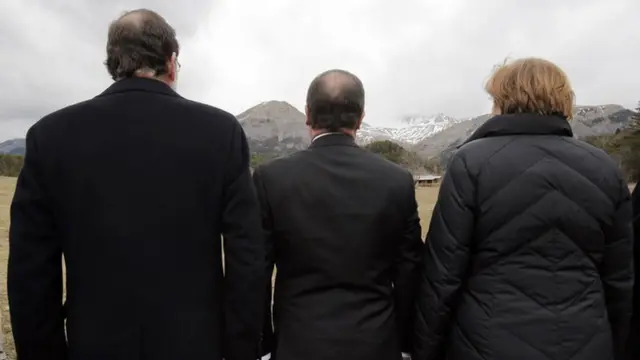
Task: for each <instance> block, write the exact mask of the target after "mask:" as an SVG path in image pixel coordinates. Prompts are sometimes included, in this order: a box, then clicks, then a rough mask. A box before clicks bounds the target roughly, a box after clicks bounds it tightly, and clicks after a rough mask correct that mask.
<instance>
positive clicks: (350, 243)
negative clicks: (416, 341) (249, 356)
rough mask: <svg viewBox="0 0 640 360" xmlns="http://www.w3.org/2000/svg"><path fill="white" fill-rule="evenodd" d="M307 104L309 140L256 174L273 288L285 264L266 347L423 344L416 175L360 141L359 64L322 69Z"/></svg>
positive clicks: (283, 356) (389, 357)
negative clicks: (417, 298) (418, 321)
mask: <svg viewBox="0 0 640 360" xmlns="http://www.w3.org/2000/svg"><path fill="white" fill-rule="evenodd" d="M306 115H307V125H308V127H309V131H310V135H311V137H312V139H313V140H312V144H311V146H310V147H309V149H307V150H304V151H300V152H298V153H296V154H294V155H292V156H289V157H285V158H280V159H277V160H274V161H272V162H270V163H267V164H264V165H261V166H258V167H257V168H256V169H255V171H254V174H253V179H254V183H255V186H256V189H257V192H258V198H259V200H260V204H261V212H262V225H263V229H264V230H265V233H266V234H265V235H266V239H267V259H268V264H267V276H266V287H267V289H268V293H269V294H271V281H270V280H271V275H272V271H273V267H274V264H275V265H277V268H278V271H277V278H276V283H275V299H274V302H273V319H272V317H271V296H268V297H267V299H266V301H265V310H266V311H267V314H268V315H267V316H265V319H266V321H265V326H264V329H263V332H264V333H263V351H264V352H265V353H268V352H272V353H274V354H276V358H277V359H278V360H300V359H304V360H316V359H318V360H320V359H322V360H325V359H363V360H398V359H400V357H401V352H407V353H408V352H410V351H411V343H410V340H411V334H412V330H411V324H412V322H413V320H412V316H411V314H412V307H413V306H412V303H413V295H414V285H415V284H416V282H417V279H416V272H417V267H418V264H419V262H420V259H421V258H420V256H421V255H420V254H421V253H422V250H421V249H422V241H421V239H420V232H421V231H420V219H419V217H418V212H417V204H416V199H415V189H414V184H413V177H412V176H411V174H410V173H409V172H408V171H406V170H404V169H402V168H400V167H399V166H397V165H395V164H393V163H391V162H389V161H387V160H384V159H383V158H381V157H378V156H377V155H375V154H373V153H370V152H368V151H366V150H364V149H362V148H360V147H358V145H356V143H355V136H356V131H357V129H358V128H359V127H360V125H361V123H362V119H363V116H364V88H363V86H362V83H361V82H360V80H359V79H358V78H357V77H356V76H355V75H353V74H351V73H349V72H346V71H343V70H331V71H327V72H325V73H323V74H321V75H319V76H318V77H317V78H316V79H315V80H313V82H312V83H311V86H310V87H309V92H308V95H307V106H306Z"/></svg>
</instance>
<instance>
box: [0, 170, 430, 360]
mask: <svg viewBox="0 0 640 360" xmlns="http://www.w3.org/2000/svg"><path fill="white" fill-rule="evenodd" d="M15 184H16V182H15V179H14V178H5V177H0V307H1V309H2V312H1V313H0V316H1V317H0V321H1V324H2V336H3V338H4V350H5V352H6V353H7V356H8V358H9V359H15V349H14V347H13V340H12V337H11V324H10V321H9V303H8V301H7V260H8V257H9V244H8V241H7V234H8V231H9V205H10V204H11V198H12V197H13V190H14V188H15ZM437 192H438V188H428V187H427V188H419V189H418V190H417V194H416V197H417V199H418V204H419V206H420V219H422V231H423V232H424V233H426V230H427V226H428V224H429V219H431V211H432V210H433V204H434V203H435V200H436V197H437Z"/></svg>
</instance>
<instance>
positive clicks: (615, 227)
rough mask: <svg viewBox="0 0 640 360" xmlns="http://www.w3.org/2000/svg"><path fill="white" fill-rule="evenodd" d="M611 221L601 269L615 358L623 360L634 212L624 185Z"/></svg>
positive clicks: (629, 304) (630, 294)
mask: <svg viewBox="0 0 640 360" xmlns="http://www.w3.org/2000/svg"><path fill="white" fill-rule="evenodd" d="M620 194H621V195H620V196H619V199H620V200H619V201H618V204H617V208H616V213H615V216H614V219H613V222H612V224H611V225H610V226H607V227H606V228H605V250H604V258H603V263H602V269H601V277H602V282H603V285H604V294H605V301H606V304H607V314H608V316H609V323H610V325H611V332H612V334H613V344H614V351H615V354H616V356H615V359H623V358H624V357H623V354H624V351H625V345H626V340H627V336H628V334H629V325H630V321H631V314H632V301H633V278H634V273H633V272H634V271H633V224H632V223H633V218H632V217H633V210H632V206H631V196H630V194H629V188H628V186H627V184H626V183H624V182H622V181H621V184H620Z"/></svg>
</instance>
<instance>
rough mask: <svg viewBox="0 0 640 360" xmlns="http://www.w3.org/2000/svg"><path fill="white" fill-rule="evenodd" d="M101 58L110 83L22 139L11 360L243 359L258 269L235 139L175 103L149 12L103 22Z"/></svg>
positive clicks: (169, 39) (252, 355)
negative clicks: (13, 358) (108, 23)
mask: <svg viewBox="0 0 640 360" xmlns="http://www.w3.org/2000/svg"><path fill="white" fill-rule="evenodd" d="M106 49H107V59H106V62H105V64H106V67H107V69H108V71H109V74H110V75H111V77H112V79H113V80H114V83H113V84H112V85H111V86H109V88H108V89H106V90H105V91H104V92H102V93H101V94H100V95H98V96H96V97H95V98H93V99H90V100H88V101H84V102H81V103H79V104H75V105H72V106H69V107H66V108H64V109H62V110H59V111H56V112H54V113H52V114H50V115H47V116H45V117H44V118H43V119H42V120H40V121H39V122H38V123H37V124H36V125H34V126H33V127H32V128H31V129H30V130H29V132H28V134H27V139H26V143H27V145H26V146H27V153H26V158H25V164H24V168H23V170H22V173H21V174H20V177H19V178H18V184H17V188H16V192H15V197H14V199H13V204H12V208H11V221H12V223H11V230H10V253H9V269H8V293H9V302H10V305H11V323H12V325H13V334H14V337H15V343H16V350H17V353H18V359H20V360H176V359H185V360H221V359H222V358H225V359H226V360H256V358H257V357H258V355H259V342H260V325H261V321H260V320H261V306H262V302H261V300H262V290H263V289H264V288H263V281H262V280H263V274H264V257H265V254H264V242H263V240H262V237H261V229H260V215H259V211H258V202H257V198H256V194H255V191H254V189H253V184H252V182H251V174H250V171H249V149H248V145H247V140H246V138H245V135H244V132H243V130H242V127H241V126H240V124H239V123H238V121H237V120H236V119H235V118H234V116H233V115H231V114H229V113H227V112H225V111H222V110H220V109H217V108H214V107H212V106H208V105H205V104H200V103H197V102H194V101H190V100H188V99H185V98H183V97H182V96H180V95H179V94H178V93H176V92H175V90H174V89H175V88H176V84H177V78H178V70H179V67H180V66H179V63H178V54H179V52H180V51H179V46H178V41H177V40H176V34H175V31H174V29H173V28H172V27H171V26H170V25H169V24H167V22H166V21H165V20H164V19H163V18H162V17H161V16H160V15H158V14H156V13H155V12H153V11H150V10H145V9H140V10H134V11H132V12H128V13H126V14H125V15H123V16H122V17H120V18H119V19H117V20H116V21H114V22H113V23H112V24H111V26H110V27H109V34H108V39H107V46H106ZM221 235H222V236H223V237H224V253H225V256H224V260H223V259H222V244H221ZM63 254H64V260H65V264H66V270H67V271H66V284H67V288H66V290H67V293H66V295H67V296H66V303H65V304H64V306H63V304H62V298H63V294H62V291H63V286H62V283H63V274H62V255H63ZM223 261H224V273H223ZM65 330H66V331H65Z"/></svg>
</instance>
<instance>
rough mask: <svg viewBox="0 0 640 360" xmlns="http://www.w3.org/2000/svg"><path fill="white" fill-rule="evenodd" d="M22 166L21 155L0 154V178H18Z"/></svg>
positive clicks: (22, 158) (22, 159)
mask: <svg viewBox="0 0 640 360" xmlns="http://www.w3.org/2000/svg"><path fill="white" fill-rule="evenodd" d="M23 164H24V156H22V155H12V154H0V176H11V177H16V176H18V174H20V170H22V165H23Z"/></svg>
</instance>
